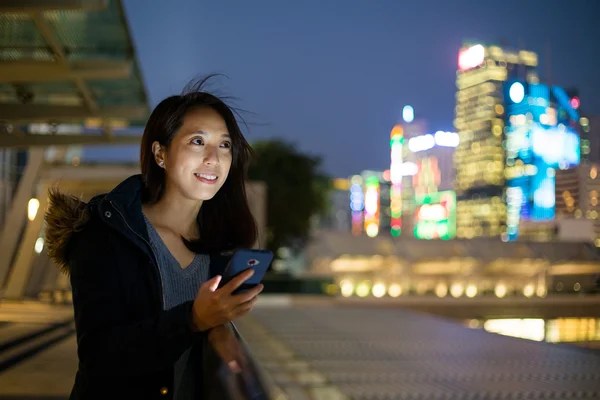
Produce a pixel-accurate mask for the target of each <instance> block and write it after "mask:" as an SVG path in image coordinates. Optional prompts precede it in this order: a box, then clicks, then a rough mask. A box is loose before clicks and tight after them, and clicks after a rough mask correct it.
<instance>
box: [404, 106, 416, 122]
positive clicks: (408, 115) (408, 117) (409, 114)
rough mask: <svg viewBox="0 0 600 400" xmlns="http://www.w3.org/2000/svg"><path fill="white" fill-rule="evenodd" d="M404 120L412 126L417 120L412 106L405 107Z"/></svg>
mask: <svg viewBox="0 0 600 400" xmlns="http://www.w3.org/2000/svg"><path fill="white" fill-rule="evenodd" d="M402 119H403V120H404V122H406V123H407V124H410V123H411V122H413V121H414V119H415V110H414V108H412V107H411V106H404V108H403V109H402Z"/></svg>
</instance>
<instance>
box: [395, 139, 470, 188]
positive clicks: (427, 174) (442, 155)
mask: <svg viewBox="0 0 600 400" xmlns="http://www.w3.org/2000/svg"><path fill="white" fill-rule="evenodd" d="M458 143H459V137H458V134H457V133H454V132H443V131H438V132H436V133H434V134H422V135H419V136H414V137H412V138H410V139H409V140H408V146H407V147H408V155H407V157H406V161H407V162H410V163H413V164H414V165H415V166H416V168H415V170H416V174H413V176H412V186H413V190H414V195H415V196H419V195H423V194H427V193H435V192H438V191H444V190H451V189H453V185H454V179H455V169H454V163H453V158H454V151H455V149H456V147H457V146H458Z"/></svg>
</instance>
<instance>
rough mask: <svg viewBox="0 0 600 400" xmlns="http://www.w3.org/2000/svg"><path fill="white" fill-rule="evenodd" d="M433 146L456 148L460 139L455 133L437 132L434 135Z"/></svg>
mask: <svg viewBox="0 0 600 400" xmlns="http://www.w3.org/2000/svg"><path fill="white" fill-rule="evenodd" d="M434 137H435V144H437V145H438V146H443V147H457V146H458V144H459V142H460V139H459V136H458V133H456V132H444V131H437V132H436V133H435V135H434Z"/></svg>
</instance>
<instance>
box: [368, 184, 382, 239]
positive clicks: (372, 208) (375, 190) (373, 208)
mask: <svg viewBox="0 0 600 400" xmlns="http://www.w3.org/2000/svg"><path fill="white" fill-rule="evenodd" d="M379 197H380V196H379V180H378V179H377V178H376V177H374V176H372V177H370V178H368V179H367V182H366V184H365V232H366V233H367V236H369V237H375V236H377V234H378V233H379V208H380V207H379Z"/></svg>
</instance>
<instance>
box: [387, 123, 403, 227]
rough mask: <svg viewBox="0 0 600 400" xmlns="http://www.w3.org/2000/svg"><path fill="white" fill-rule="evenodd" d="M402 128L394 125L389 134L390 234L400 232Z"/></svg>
mask: <svg viewBox="0 0 600 400" xmlns="http://www.w3.org/2000/svg"><path fill="white" fill-rule="evenodd" d="M403 147H404V129H403V128H402V127H401V126H400V125H396V126H394V128H393V129H392V132H391V134H390V149H391V156H390V181H391V189H390V214H391V217H392V218H391V229H390V233H391V234H392V236H400V233H401V232H402V165H403V160H402V156H403V154H402V153H403V151H404V150H403Z"/></svg>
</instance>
